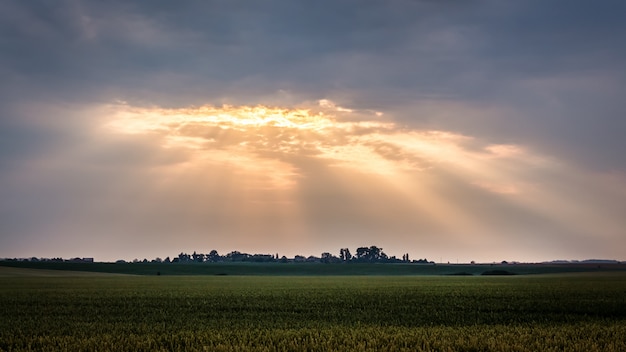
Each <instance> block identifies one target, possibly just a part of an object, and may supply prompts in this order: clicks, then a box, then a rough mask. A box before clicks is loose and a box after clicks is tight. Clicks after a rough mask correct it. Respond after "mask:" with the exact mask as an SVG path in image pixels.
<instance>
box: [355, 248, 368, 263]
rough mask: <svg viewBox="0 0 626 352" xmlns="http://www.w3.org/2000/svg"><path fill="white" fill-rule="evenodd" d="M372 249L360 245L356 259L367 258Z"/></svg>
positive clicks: (362, 259)
mask: <svg viewBox="0 0 626 352" xmlns="http://www.w3.org/2000/svg"><path fill="white" fill-rule="evenodd" d="M369 253H370V249H369V248H367V247H359V248H357V249H356V259H357V260H360V261H364V260H367V259H368V257H369Z"/></svg>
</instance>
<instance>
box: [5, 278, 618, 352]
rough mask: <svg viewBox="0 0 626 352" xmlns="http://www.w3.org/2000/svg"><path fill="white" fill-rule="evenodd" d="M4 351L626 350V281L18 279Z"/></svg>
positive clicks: (12, 287)
mask: <svg viewBox="0 0 626 352" xmlns="http://www.w3.org/2000/svg"><path fill="white" fill-rule="evenodd" d="M0 312H1V314H0V350H3V351H22V350H46V351H47V350H68V351H78V350H80V351H96V350H97V351H106V350H119V351H131V350H132V351H159V350H162V351H177V350H178V351H194V350H195V351H448V350H465V351H487V350H494V351H495V350H497V351H626V275H625V274H624V273H586V274H559V275H534V276H508V277H484V276H472V277H452V276H441V277H436V276H419V277H416V276H413V277H411V276H323V277H319V276H304V277H303V276H297V277H292V276H93V277H89V276H75V277H73V276H71V275H68V276H65V277H62V276H59V277H46V276H41V277H35V276H23V277H18V276H5V277H0Z"/></svg>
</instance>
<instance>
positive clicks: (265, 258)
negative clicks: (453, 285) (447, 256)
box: [135, 246, 434, 264]
mask: <svg viewBox="0 0 626 352" xmlns="http://www.w3.org/2000/svg"><path fill="white" fill-rule="evenodd" d="M135 261H136V260H135ZM143 262H147V260H146V259H144V260H143ZM152 262H159V263H220V262H251V263H304V262H313V263H419V264H433V263H434V262H432V261H428V260H427V259H425V258H424V259H418V260H411V259H410V258H409V254H408V253H405V254H403V255H402V258H397V257H396V256H388V255H387V254H386V253H385V252H383V249H382V248H380V247H377V246H370V247H358V248H357V249H356V251H355V252H354V254H352V252H351V251H350V249H349V248H341V249H340V250H339V255H338V256H337V255H334V254H332V253H330V252H324V253H322V254H321V255H320V256H319V257H317V256H313V255H311V256H308V257H305V256H302V255H296V256H294V257H293V258H288V257H286V256H284V255H283V256H281V257H279V256H278V253H277V254H249V253H242V252H240V251H232V252H230V253H227V254H225V255H220V254H219V253H218V252H217V251H216V250H215V249H214V250H211V251H210V252H208V253H198V252H196V251H194V252H193V253H192V254H188V253H184V252H181V253H180V254H178V256H176V257H173V258H171V259H170V257H167V258H165V259H163V260H162V259H160V258H156V259H155V260H152Z"/></svg>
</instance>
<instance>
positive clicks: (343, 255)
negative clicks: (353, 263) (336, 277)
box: [339, 248, 352, 262]
mask: <svg viewBox="0 0 626 352" xmlns="http://www.w3.org/2000/svg"><path fill="white" fill-rule="evenodd" d="M339 258H340V259H341V260H342V261H344V262H348V261H350V260H352V254H351V253H350V249H348V248H341V249H340V250H339Z"/></svg>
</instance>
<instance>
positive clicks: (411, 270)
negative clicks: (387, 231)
mask: <svg viewBox="0 0 626 352" xmlns="http://www.w3.org/2000/svg"><path fill="white" fill-rule="evenodd" d="M6 266H10V267H16V268H31V269H51V270H70V271H87V272H102V273H117V274H133V275H157V273H158V274H161V275H263V276H266V275H283V276H302V275H315V276H318V275H340V276H345V275H385V276H387V275H411V276H414V275H455V274H461V273H462V274H471V275H481V274H482V273H484V272H485V271H491V270H504V271H507V272H510V273H513V274H519V275H529V274H556V273H573V272H616V271H621V272H624V273H626V264H618V263H615V264H613V263H610V264H584V263H580V264H507V265H502V264H436V265H434V264H408V263H401V264H380V263H349V264H345V263H344V264H321V263H288V264H283V263H245V262H244V263H237V262H234V263H232V262H222V263H176V264H166V263H71V262H21V261H0V267H6Z"/></svg>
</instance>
